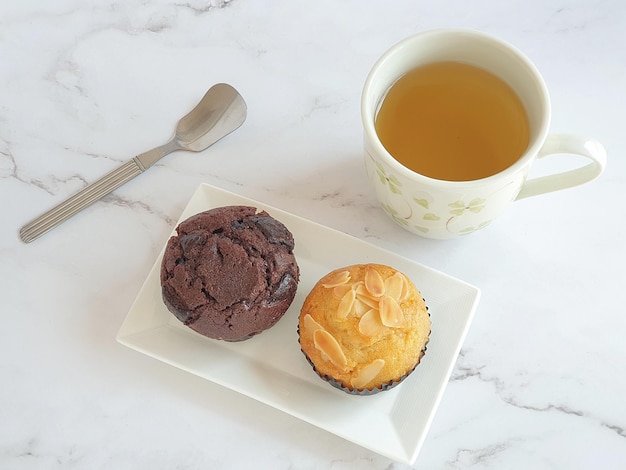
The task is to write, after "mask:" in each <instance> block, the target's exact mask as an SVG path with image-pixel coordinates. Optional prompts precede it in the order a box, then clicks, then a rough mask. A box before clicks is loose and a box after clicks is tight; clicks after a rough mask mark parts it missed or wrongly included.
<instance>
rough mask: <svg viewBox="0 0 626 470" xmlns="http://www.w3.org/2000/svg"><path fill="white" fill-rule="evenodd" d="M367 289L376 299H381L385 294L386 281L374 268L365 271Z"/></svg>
mask: <svg viewBox="0 0 626 470" xmlns="http://www.w3.org/2000/svg"><path fill="white" fill-rule="evenodd" d="M365 287H366V288H367V291H368V292H369V293H370V294H371V295H373V296H374V297H380V296H381V295H383V294H384V293H385V281H383V277H382V276H381V275H380V273H379V272H378V271H376V270H375V269H374V268H367V271H365Z"/></svg>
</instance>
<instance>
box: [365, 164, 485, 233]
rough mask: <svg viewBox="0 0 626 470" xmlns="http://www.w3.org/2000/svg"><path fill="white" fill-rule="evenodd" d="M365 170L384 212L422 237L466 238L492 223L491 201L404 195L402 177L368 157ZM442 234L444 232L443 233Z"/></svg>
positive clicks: (430, 193) (427, 193) (421, 194)
mask: <svg viewBox="0 0 626 470" xmlns="http://www.w3.org/2000/svg"><path fill="white" fill-rule="evenodd" d="M366 168H367V170H368V174H369V175H370V179H371V180H372V182H373V183H374V186H375V187H376V191H377V193H378V195H379V199H380V200H381V207H382V208H383V210H384V211H385V212H386V213H387V214H388V215H389V216H390V217H391V218H392V219H393V220H394V221H395V222H396V223H397V224H398V225H400V226H402V227H404V228H405V229H407V230H410V231H412V232H415V233H421V234H432V232H439V234H438V238H445V237H446V235H445V234H443V233H447V234H449V235H451V236H454V235H467V234H470V233H473V232H475V231H476V230H480V229H482V228H484V227H486V226H487V225H489V224H490V223H491V221H492V218H491V217H490V216H489V215H488V214H489V213H490V212H491V211H490V210H489V198H488V197H487V196H478V195H475V194H473V195H472V196H471V197H469V198H455V199H452V200H450V199H445V198H442V197H440V196H439V195H435V194H433V193H432V192H427V191H418V192H414V193H413V194H405V193H407V192H409V191H410V190H405V187H407V186H410V185H405V184H404V182H403V177H402V176H401V175H398V174H395V173H394V172H393V171H392V170H390V169H388V168H385V167H384V166H383V165H382V164H381V163H380V162H377V161H375V160H374V158H373V157H372V156H371V155H369V153H368V154H367V158H366ZM442 232H443V233H442Z"/></svg>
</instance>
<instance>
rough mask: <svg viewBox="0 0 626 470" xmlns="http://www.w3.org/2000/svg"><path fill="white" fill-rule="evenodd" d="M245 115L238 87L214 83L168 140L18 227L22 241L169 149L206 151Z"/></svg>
mask: <svg viewBox="0 0 626 470" xmlns="http://www.w3.org/2000/svg"><path fill="white" fill-rule="evenodd" d="M246 114H247V107H246V103H245V101H244V100H243V98H242V97H241V95H240V94H239V93H238V92H237V90H235V89H234V88H233V87H232V86H230V85H227V84H226V83H219V84H217V85H214V86H213V87H211V88H210V89H209V91H207V92H206V94H205V95H204V97H203V98H202V99H201V100H200V102H199V103H198V104H197V105H196V107H195V108H193V109H192V110H191V111H190V112H189V114H187V115H186V116H185V117H183V118H182V119H181V120H180V121H179V122H178V125H177V126H176V133H175V134H174V136H173V137H172V138H171V139H170V140H169V142H167V143H166V144H164V145H161V146H160V147H157V148H155V149H152V150H150V151H148V152H145V153H142V154H141V155H138V156H136V157H135V158H133V159H132V160H129V161H128V162H126V163H124V164H122V165H121V166H119V167H118V168H116V169H115V170H113V171H111V172H110V173H107V174H106V175H105V176H103V177H102V178H100V179H99V180H97V181H96V182H94V183H92V184H90V185H88V186H87V187H85V188H84V189H82V190H81V191H79V192H78V193H77V194H75V195H74V196H72V197H70V198H69V199H67V200H65V201H64V202H62V203H61V204H59V205H58V206H56V207H54V208H52V209H50V210H49V211H48V212H46V213H44V214H42V215H41V216H39V217H37V218H36V219H34V220H33V221H31V222H29V223H27V224H26V225H24V226H23V227H22V228H21V229H20V238H21V239H22V241H23V242H24V243H30V242H32V241H33V240H35V239H36V238H39V237H40V236H42V235H43V234H44V233H46V232H48V231H50V230H52V229H53V228H54V227H56V226H57V225H59V224H61V223H62V222H65V221H66V220H67V219H69V218H70V217H72V216H73V215H75V214H77V213H78V212H80V211H81V210H83V209H84V208H85V207H87V206H89V205H91V204H93V203H94V202H96V201H97V200H99V199H100V198H102V197H104V196H106V195H107V194H109V193H110V192H112V191H114V190H116V189H117V188H119V187H120V186H122V185H123V184H124V183H126V182H127V181H130V180H131V179H133V178H134V177H135V176H137V175H139V174H141V173H143V172H144V171H146V170H147V169H148V168H150V167H151V166H152V165H154V164H155V163H156V162H157V161H158V160H160V159H161V158H163V157H164V156H165V155H167V154H169V153H171V152H174V151H176V150H188V151H191V152H200V151H202V150H205V149H206V148H208V147H210V146H211V145H213V144H214V143H215V142H217V141H218V140H220V139H221V138H222V137H224V136H226V135H228V134H230V133H231V132H232V131H234V130H235V129H237V128H238V127H239V126H241V125H242V124H243V122H244V121H245V120H246Z"/></svg>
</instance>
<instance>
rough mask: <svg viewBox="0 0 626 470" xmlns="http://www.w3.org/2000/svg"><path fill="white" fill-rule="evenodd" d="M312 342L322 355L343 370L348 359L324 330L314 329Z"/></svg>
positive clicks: (335, 341) (332, 337)
mask: <svg viewBox="0 0 626 470" xmlns="http://www.w3.org/2000/svg"><path fill="white" fill-rule="evenodd" d="M313 343H314V344H315V347H316V348H317V349H318V350H319V351H320V352H321V353H322V355H323V356H324V357H325V358H327V359H328V360H329V361H330V362H332V363H333V365H335V366H336V367H338V368H340V369H341V370H345V369H346V367H347V366H348V360H347V359H346V355H345V354H344V353H343V350H342V349H341V346H340V345H339V343H338V342H337V340H336V339H335V338H334V336H333V335H331V334H330V333H329V332H328V331H326V330H315V332H314V333H313Z"/></svg>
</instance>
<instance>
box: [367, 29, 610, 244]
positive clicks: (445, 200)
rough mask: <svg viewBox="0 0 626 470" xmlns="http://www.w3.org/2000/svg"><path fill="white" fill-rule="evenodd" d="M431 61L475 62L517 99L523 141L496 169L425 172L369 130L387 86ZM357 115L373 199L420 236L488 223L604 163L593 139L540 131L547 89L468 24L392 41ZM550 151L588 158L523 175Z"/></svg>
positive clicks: (546, 115) (448, 234)
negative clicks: (466, 176) (478, 175)
mask: <svg viewBox="0 0 626 470" xmlns="http://www.w3.org/2000/svg"><path fill="white" fill-rule="evenodd" d="M439 61H456V62H462V63H467V64H471V65H474V66H478V67H481V68H483V69H485V70H487V71H489V72H491V73H492V74H494V75H496V76H498V77H499V78H501V79H502V80H504V81H505V82H506V83H508V84H509V86H511V87H512V88H513V90H514V91H515V92H516V93H517V95H518V96H519V98H520V99H521V101H522V103H523V105H524V107H525V110H526V113H527V116H528V121H529V126H530V136H529V143H528V147H527V149H526V152H525V153H524V154H523V155H522V156H521V157H520V158H519V160H517V161H516V162H515V163H514V164H512V165H511V166H509V167H508V168H506V169H505V170H503V171H501V172H500V173H497V174H495V175H492V176H489V177H486V178H482V179H478V180H473V181H445V180H438V179H433V178H429V177H427V176H424V175H421V174H419V173H416V172H414V171H412V170H410V169H408V168H407V167H405V166H403V165H402V164H401V163H399V162H398V161H397V160H395V159H394V158H393V156H392V155H391V154H390V153H389V152H387V150H386V149H385V147H384V146H383V145H382V144H381V142H380V140H379V138H378V136H377V135H376V129H375V127H374V123H375V118H376V113H377V111H378V109H379V107H380V105H381V102H382V100H383V98H384V97H385V94H386V92H387V90H388V89H389V88H390V87H391V85H392V84H393V83H394V82H395V81H396V80H397V79H398V78H400V77H401V76H402V75H404V74H405V73H407V72H408V71H410V70H412V69H414V68H415V67H418V66H420V65H424V64H428V63H431V62H439ZM361 116H362V120H363V126H364V133H365V136H364V137H365V165H366V169H367V173H368V176H369V178H370V180H371V182H372V183H373V185H374V187H375V190H376V195H377V197H378V200H379V202H380V204H381V205H382V207H383V209H384V210H385V212H386V213H387V214H388V215H389V216H391V218H392V219H393V220H394V221H396V222H397V223H398V224H399V225H401V226H402V227H404V228H405V229H407V230H409V231H411V232H413V233H416V234H418V235H422V236H424V237H428V238H441V239H443V238H455V237H457V236H460V235H466V234H469V233H472V232H474V231H476V230H479V229H481V228H483V227H486V226H487V225H489V223H490V222H491V221H493V220H494V219H495V218H496V217H497V216H498V215H500V214H501V213H502V212H503V211H504V210H505V209H506V207H507V206H508V205H509V204H510V203H511V202H513V201H517V200H519V199H523V198H525V197H529V196H536V195H539V194H544V193H548V192H551V191H556V190H560V189H565V188H570V187H572V186H577V185H579V184H582V183H586V182H588V181H591V180H593V179H595V178H597V177H598V176H600V174H601V173H602V171H603V170H604V167H605V164H606V152H605V150H604V148H603V147H602V145H601V144H600V143H598V142H597V141H595V140H593V139H590V138H585V137H582V136H575V135H557V134H549V133H548V128H549V125H550V99H549V97H548V91H547V89H546V85H545V83H544V81H543V78H542V77H541V75H540V74H539V72H538V71H537V69H536V68H535V66H534V65H533V64H532V63H531V62H530V60H529V59H527V58H526V57H525V56H524V55H523V54H522V53H521V52H519V51H518V50H517V49H515V48H514V47H512V46H511V45H509V44H507V43H505V42H503V41H501V40H499V39H496V38H493V37H491V36H488V35H485V34H483V33H479V32H476V31H471V30H457V29H445V30H435V31H427V32H423V33H419V34H416V35H414V36H411V37H409V38H407V39H405V40H403V41H401V42H400V43H398V44H396V45H395V46H393V47H392V48H391V49H390V50H389V51H387V52H386V53H385V54H384V55H383V56H382V57H381V58H380V59H379V60H378V61H377V62H376V64H375V65H374V67H373V68H372V70H371V71H370V73H369V75H368V77H367V79H366V82H365V86H364V89H363V94H362V98H361ZM555 154H570V155H577V156H583V157H586V158H587V159H588V160H589V161H588V162H587V163H586V164H585V165H584V166H582V167H579V168H575V169H572V170H568V171H563V172H559V173H553V174H549V175H547V176H542V177H537V178H532V179H527V175H528V172H529V169H530V167H531V165H532V164H533V162H534V161H535V160H537V159H540V158H546V157H548V156H551V155H555ZM577 158H578V159H580V157H577Z"/></svg>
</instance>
